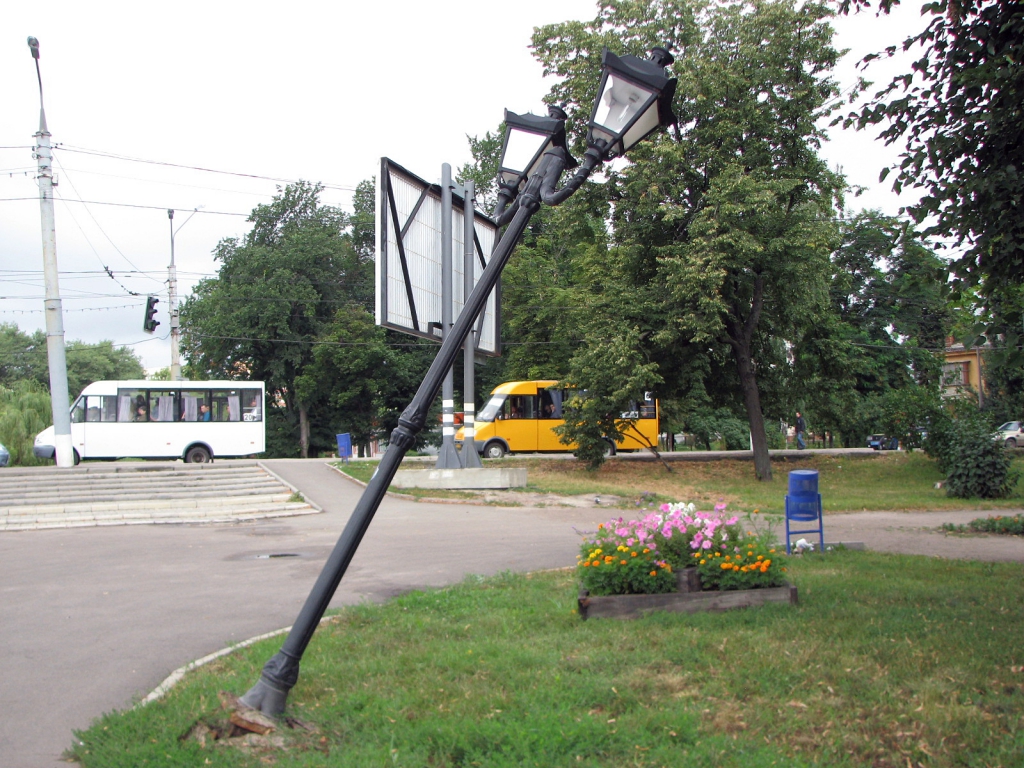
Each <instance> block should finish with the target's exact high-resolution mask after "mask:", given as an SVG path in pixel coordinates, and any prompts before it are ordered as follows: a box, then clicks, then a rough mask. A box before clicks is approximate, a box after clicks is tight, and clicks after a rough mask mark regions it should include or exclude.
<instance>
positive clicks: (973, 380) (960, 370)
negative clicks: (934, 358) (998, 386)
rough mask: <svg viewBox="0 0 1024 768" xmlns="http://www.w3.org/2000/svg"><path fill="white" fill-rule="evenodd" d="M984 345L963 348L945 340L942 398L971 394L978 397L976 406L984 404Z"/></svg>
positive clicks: (951, 339) (961, 345)
mask: <svg viewBox="0 0 1024 768" xmlns="http://www.w3.org/2000/svg"><path fill="white" fill-rule="evenodd" d="M989 346H990V345H989V344H988V343H986V344H984V345H983V346H980V347H965V346H964V345H963V344H960V343H954V341H953V337H952V336H949V337H947V338H946V352H945V360H944V361H943V363H942V396H943V397H956V396H957V395H961V394H964V393H965V392H971V393H973V394H976V395H977V396H978V405H979V406H981V405H984V403H985V377H984V367H985V363H984V359H985V358H984V353H985V350H986V349H988V348H989Z"/></svg>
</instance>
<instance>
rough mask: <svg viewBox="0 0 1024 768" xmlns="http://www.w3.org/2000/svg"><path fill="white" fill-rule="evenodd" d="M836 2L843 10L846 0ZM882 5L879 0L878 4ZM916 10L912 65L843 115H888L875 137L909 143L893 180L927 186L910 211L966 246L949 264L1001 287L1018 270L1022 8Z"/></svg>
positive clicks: (1021, 248) (992, 289) (966, 5)
mask: <svg viewBox="0 0 1024 768" xmlns="http://www.w3.org/2000/svg"><path fill="white" fill-rule="evenodd" d="M852 4H853V5H855V6H859V5H864V6H867V5H870V4H869V3H867V2H863V0H853V1H852ZM840 5H841V7H842V8H843V9H844V10H848V9H849V7H850V5H851V0H843V2H842V3H841V4H840ZM888 5H889V2H888V1H887V0H884V1H883V3H882V8H883V9H887V8H888ZM922 15H923V16H924V17H925V23H926V27H925V29H924V30H923V31H921V32H919V33H917V34H916V35H912V36H911V37H909V38H907V40H905V41H904V43H903V45H902V49H903V50H904V51H907V50H911V49H914V50H915V58H914V62H913V65H912V71H911V72H908V73H906V74H904V75H899V76H897V77H896V78H894V79H893V81H892V82H891V83H890V84H889V85H888V86H887V87H885V88H884V89H882V90H881V91H879V92H878V93H876V94H875V96H874V98H873V100H872V101H871V102H870V103H868V104H867V105H865V106H864V107H863V108H862V109H861V110H859V111H858V112H854V113H852V114H850V115H848V116H847V117H846V119H845V121H844V122H845V125H847V126H849V125H856V126H857V127H858V128H866V127H868V126H876V125H884V126H885V128H884V129H883V130H882V131H881V133H880V138H882V139H883V140H884V141H885V142H886V143H887V144H893V143H897V142H898V143H899V144H900V145H905V146H906V149H905V151H904V152H903V153H902V155H901V161H900V163H899V165H898V167H896V168H895V170H896V178H895V181H894V182H893V189H894V190H895V191H897V192H900V191H901V190H902V189H903V188H905V187H912V188H916V189H920V190H921V191H922V192H923V194H922V195H921V196H920V198H919V200H918V202H916V203H913V204H910V205H908V209H909V210H910V212H911V213H912V214H913V216H914V218H915V220H916V221H917V222H918V223H921V222H925V221H928V222H929V226H928V228H927V230H926V233H927V234H935V235H940V236H943V237H946V238H949V239H951V240H952V241H953V243H954V244H955V245H956V246H962V247H963V251H962V252H963V255H962V256H961V257H960V258H959V259H958V260H957V262H956V264H955V268H956V272H957V275H958V277H959V278H960V279H961V280H962V281H964V282H966V283H968V284H976V285H977V284H980V285H981V286H982V291H983V294H985V295H986V296H993V295H997V294H999V293H1000V292H1001V291H1002V290H1003V289H1004V288H1005V287H1006V286H1018V285H1020V283H1021V275H1022V274H1024V271H1022V257H1021V254H1022V252H1024V217H1022V216H1021V215H1020V213H1021V210H1020V207H1021V200H1022V199H1024V174H1022V173H1021V168H1024V142H1021V140H1020V133H1021V118H1020V104H1021V100H1022V98H1024V68H1022V67H1021V64H1020V63H1021V61H1022V59H1024V9H1022V8H1021V4H1020V3H1018V2H1009V1H1008V0H966V2H949V1H948V0H939V1H938V2H933V3H927V4H925V5H924V6H923V8H922ZM896 50H897V46H892V47H890V48H888V49H887V50H886V51H885V52H883V53H880V54H873V55H870V56H867V57H865V63H868V62H871V61H873V60H875V59H878V58H880V57H887V56H891V55H892V54H893V53H895V51H896ZM918 51H919V54H918V53H917V52H918ZM869 71H870V67H869ZM888 172H889V169H885V170H883V171H882V174H881V178H882V179H884V178H885V177H886V175H887V174H888Z"/></svg>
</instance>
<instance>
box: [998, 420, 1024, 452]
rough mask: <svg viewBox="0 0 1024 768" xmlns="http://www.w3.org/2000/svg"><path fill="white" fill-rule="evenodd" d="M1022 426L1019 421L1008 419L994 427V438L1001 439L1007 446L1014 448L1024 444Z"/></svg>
mask: <svg viewBox="0 0 1024 768" xmlns="http://www.w3.org/2000/svg"><path fill="white" fill-rule="evenodd" d="M1021 426H1024V425H1022V424H1021V422H1019V421H1008V422H1006V423H1005V424H1003V425H1002V426H1001V427H999V428H998V429H996V440H999V441H1001V442H1002V443H1003V444H1004V445H1005V446H1006V447H1007V448H1016V447H1017V446H1018V445H1024V430H1021Z"/></svg>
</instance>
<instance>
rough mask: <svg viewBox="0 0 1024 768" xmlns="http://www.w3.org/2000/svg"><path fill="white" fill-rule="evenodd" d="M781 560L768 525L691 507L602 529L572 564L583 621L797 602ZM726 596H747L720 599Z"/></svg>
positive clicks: (673, 507) (721, 509) (666, 508)
mask: <svg viewBox="0 0 1024 768" xmlns="http://www.w3.org/2000/svg"><path fill="white" fill-rule="evenodd" d="M755 514H756V510H755ZM784 558H785V556H784V555H783V554H782V553H781V552H777V551H776V548H775V546H774V536H773V535H772V533H771V529H770V527H769V528H768V529H767V530H765V531H758V530H757V529H756V527H755V526H754V525H752V524H751V525H749V526H741V525H740V521H739V518H738V517H736V516H735V515H731V516H730V515H728V514H727V513H726V511H725V504H724V503H719V504H718V505H716V506H715V509H714V511H713V512H698V511H696V509H695V507H694V505H693V504H663V505H662V507H661V510H660V512H654V513H651V514H649V515H646V516H645V517H643V518H641V519H639V520H629V521H626V520H624V519H623V518H618V519H615V520H610V521H608V522H607V523H602V524H601V525H599V526H598V529H597V532H596V533H595V534H594V535H593V536H591V537H589V538H587V539H586V540H585V541H584V542H583V544H582V546H581V552H580V555H579V556H578V558H577V560H578V563H577V572H578V573H579V576H580V585H581V590H580V599H579V608H580V615H581V616H582V617H583V618H587V617H588V616H594V615H616V616H619V615H621V616H625V615H636V614H637V613H642V612H644V611H648V610H677V611H687V612H689V611H694V610H724V609H726V608H732V607H745V606H747V605H759V604H761V603H764V602H768V601H787V602H796V587H793V586H792V585H789V584H788V583H787V582H786V577H785V572H786V568H785V566H784V565H783V561H784ZM684 574H685V577H684V578H679V576H683V575H684ZM727 592H737V593H744V595H743V596H740V595H737V596H733V597H728V596H724V597H723V594H724V593H727ZM748 593H756V594H754V595H750V594H748ZM602 606H610V607H608V608H607V610H606V609H605V608H603V607H602ZM673 606H675V607H673Z"/></svg>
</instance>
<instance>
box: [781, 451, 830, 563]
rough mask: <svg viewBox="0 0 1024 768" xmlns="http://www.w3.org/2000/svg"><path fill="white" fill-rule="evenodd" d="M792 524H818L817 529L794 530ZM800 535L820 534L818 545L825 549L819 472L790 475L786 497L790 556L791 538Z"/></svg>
mask: <svg viewBox="0 0 1024 768" xmlns="http://www.w3.org/2000/svg"><path fill="white" fill-rule="evenodd" d="M790 522H796V523H801V524H806V523H817V527H816V528H801V529H799V530H796V529H793V528H792V527H791V526H790ZM800 533H816V534H818V544H819V546H820V548H821V549H822V550H823V549H825V531H824V526H823V524H822V519H821V494H820V493H818V471H817V470H815V469H795V470H793V471H792V472H790V473H789V493H788V494H787V495H786V554H787V555H788V554H790V543H789V540H790V537H791V536H793V535H794V534H800Z"/></svg>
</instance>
